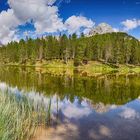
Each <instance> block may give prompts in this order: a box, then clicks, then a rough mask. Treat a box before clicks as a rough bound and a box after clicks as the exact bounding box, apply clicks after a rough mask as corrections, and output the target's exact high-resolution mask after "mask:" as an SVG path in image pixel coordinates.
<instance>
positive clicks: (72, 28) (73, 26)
mask: <svg viewBox="0 0 140 140" xmlns="http://www.w3.org/2000/svg"><path fill="white" fill-rule="evenodd" d="M94 25H95V23H94V22H93V21H92V20H91V19H87V18H86V17H83V16H74V15H73V16H71V17H69V18H68V19H67V20H66V21H65V26H66V28H67V30H68V33H69V34H73V33H79V32H80V30H81V29H82V28H83V31H84V32H87V31H88V29H90V28H92V27H93V26H94Z"/></svg>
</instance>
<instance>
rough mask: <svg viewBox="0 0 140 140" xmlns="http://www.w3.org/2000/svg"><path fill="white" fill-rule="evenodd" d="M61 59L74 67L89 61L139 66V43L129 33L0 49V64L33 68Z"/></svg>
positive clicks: (48, 40) (47, 39)
mask: <svg viewBox="0 0 140 140" xmlns="http://www.w3.org/2000/svg"><path fill="white" fill-rule="evenodd" d="M54 59H60V60H62V61H63V62H64V63H65V64H67V62H68V61H69V60H73V61H74V65H75V66H78V65H82V64H87V63H88V61H102V62H105V63H112V64H135V65H139V64H140V42H139V41H138V40H137V39H135V38H134V37H132V36H129V35H128V34H126V33H121V32H119V33H106V34H102V35H99V34H97V35H94V36H91V37H85V36H84V34H81V36H80V37H77V35H76V34H73V35H71V36H69V37H68V36H66V35H65V34H64V35H60V36H59V37H55V36H46V37H42V38H37V39H31V38H27V39H26V40H23V39H22V40H20V41H19V42H11V43H9V44H7V45H5V46H3V47H1V48H0V63H9V62H12V63H19V64H26V63H27V62H28V61H30V62H31V63H32V64H34V63H36V61H42V60H54Z"/></svg>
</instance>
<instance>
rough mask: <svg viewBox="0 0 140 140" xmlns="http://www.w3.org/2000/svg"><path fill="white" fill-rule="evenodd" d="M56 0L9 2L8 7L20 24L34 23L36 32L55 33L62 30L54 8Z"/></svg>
mask: <svg viewBox="0 0 140 140" xmlns="http://www.w3.org/2000/svg"><path fill="white" fill-rule="evenodd" d="M55 1H56V0H36V1H34V0H9V1H8V3H9V6H10V7H11V8H12V9H13V11H14V12H15V15H16V17H17V18H18V19H20V20H21V22H23V23H25V22H30V21H31V20H32V21H33V23H34V26H35V29H36V32H37V33H39V34H42V33H44V32H51V33H52V32H57V31H62V30H63V29H64V26H63V22H62V19H61V18H59V15H58V8H57V7H56V6H54V5H53V4H54V3H55Z"/></svg>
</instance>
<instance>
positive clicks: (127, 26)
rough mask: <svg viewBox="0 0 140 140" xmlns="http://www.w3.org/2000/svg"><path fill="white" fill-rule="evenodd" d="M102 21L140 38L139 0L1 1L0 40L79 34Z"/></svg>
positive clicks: (2, 41) (4, 41)
mask: <svg viewBox="0 0 140 140" xmlns="http://www.w3.org/2000/svg"><path fill="white" fill-rule="evenodd" d="M100 23H107V24H109V25H110V26H112V28H113V29H114V31H115V32H116V31H123V32H127V33H128V34H130V35H132V36H134V37H136V38H138V39H140V0H0V43H2V44H7V43H8V42H11V41H18V40H20V39H22V38H26V36H28V37H32V38H36V37H41V36H43V35H49V34H51V35H59V34H60V32H61V33H66V34H73V33H77V34H80V33H81V32H84V33H85V34H88V32H89V31H90V30H91V29H92V28H94V27H96V26H98V24H100Z"/></svg>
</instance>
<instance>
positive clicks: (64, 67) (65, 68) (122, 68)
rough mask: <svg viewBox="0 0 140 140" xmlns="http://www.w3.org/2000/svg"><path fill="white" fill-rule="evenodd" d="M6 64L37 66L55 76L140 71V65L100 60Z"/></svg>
mask: <svg viewBox="0 0 140 140" xmlns="http://www.w3.org/2000/svg"><path fill="white" fill-rule="evenodd" d="M6 65H9V66H27V67H35V69H36V71H40V72H42V73H49V74H51V75H55V76H63V75H68V76H73V75H74V74H75V73H76V74H77V75H79V76H87V77H96V76H100V75H105V74H112V73H117V74H119V75H124V74H138V73H140V66H135V65H113V64H105V63H102V62H98V61H89V62H88V64H86V65H84V64H83V65H80V66H78V67H74V64H73V61H72V60H71V61H68V63H67V64H65V63H64V62H63V61H62V60H51V61H45V60H42V61H41V62H40V61H37V62H36V63H35V64H32V63H31V62H30V61H28V62H27V63H26V64H24V65H23V64H18V63H8V64H6Z"/></svg>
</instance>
